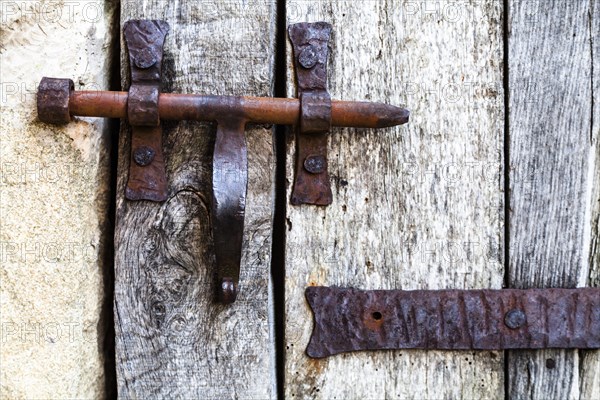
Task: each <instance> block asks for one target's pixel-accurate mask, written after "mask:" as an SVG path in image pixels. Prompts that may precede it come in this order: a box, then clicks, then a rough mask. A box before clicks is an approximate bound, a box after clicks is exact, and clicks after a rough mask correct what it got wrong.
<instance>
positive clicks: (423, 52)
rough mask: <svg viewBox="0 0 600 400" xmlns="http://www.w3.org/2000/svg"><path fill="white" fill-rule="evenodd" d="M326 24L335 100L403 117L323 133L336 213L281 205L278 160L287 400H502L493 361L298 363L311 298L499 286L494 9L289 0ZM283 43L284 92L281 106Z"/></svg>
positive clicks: (499, 115)
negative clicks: (341, 290) (396, 108)
mask: <svg viewBox="0 0 600 400" xmlns="http://www.w3.org/2000/svg"><path fill="white" fill-rule="evenodd" d="M318 20H325V21H328V22H331V23H332V24H333V38H332V44H331V62H330V64H329V68H330V69H329V71H330V73H329V76H330V84H329V87H330V93H331V95H332V98H336V99H345V100H372V101H383V102H389V103H392V104H397V105H399V104H405V105H406V106H407V108H409V109H410V110H411V112H412V116H411V122H410V123H409V124H408V125H407V126H404V127H397V128H392V129H385V130H378V131H374V130H366V129H333V130H332V134H331V136H330V141H329V168H330V174H331V182H332V185H333V186H332V189H333V197H334V199H333V204H331V205H330V206H328V207H315V206H291V205H289V195H290V193H291V185H292V182H293V170H294V162H295V157H294V156H295V149H294V145H293V141H292V140H290V146H289V147H288V153H287V166H286V168H287V172H286V176H287V180H288V185H289V187H288V193H287V194H288V206H287V216H286V217H287V232H286V233H287V238H286V256H285V259H286V285H285V289H286V292H285V296H286V334H285V337H286V339H285V360H286V361H285V382H284V383H285V394H286V398H288V399H294V398H296V399H304V398H323V399H335V398H337V399H346V398H352V399H357V398H370V399H373V398H398V397H399V398H419V399H422V398H501V397H502V396H503V392H504V386H503V385H504V373H503V371H504V363H503V359H504V357H503V353H502V352H450V351H447V352H442V351H427V352H425V351H416V350H415V351H389V352H364V353H353V354H346V355H338V356H334V357H330V358H327V359H321V360H312V359H309V358H308V357H307V356H306V355H305V353H304V350H305V348H306V345H307V343H308V340H309V337H310V333H311V330H312V315H311V313H310V311H309V308H308V306H307V304H306V301H305V299H304V289H305V288H306V286H308V285H327V286H331V285H340V286H353V287H359V288H364V289H375V288H381V289H393V288H398V289H438V288H439V289H441V288H458V289H462V288H465V289H466V288H500V287H501V286H502V280H503V274H504V272H503V260H502V251H501V248H502V247H503V230H504V228H503V224H504V222H503V219H502V217H503V177H502V174H501V173H500V171H501V167H502V164H503V131H504V129H503V121H504V101H503V91H502V58H503V51H502V45H503V38H502V4H501V2H474V3H473V4H471V3H469V4H467V3H463V2H460V3H457V2H448V3H446V2H409V1H407V2H395V1H384V0H382V1H365V2H350V1H348V2H346V1H302V2H294V1H288V2H287V21H288V23H293V22H301V21H318ZM291 65H292V63H291V49H290V46H289V44H288V93H289V94H293V93H294V86H293V79H292V77H293V69H292V67H291Z"/></svg>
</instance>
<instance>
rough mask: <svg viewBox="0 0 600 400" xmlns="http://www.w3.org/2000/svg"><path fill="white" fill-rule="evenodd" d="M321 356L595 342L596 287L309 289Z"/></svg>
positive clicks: (598, 334)
mask: <svg viewBox="0 0 600 400" xmlns="http://www.w3.org/2000/svg"><path fill="white" fill-rule="evenodd" d="M306 298H307V300H308V303H309V305H310V307H311V308H312V310H313V312H314V330H313V333H312V337H311V339H310V342H309V344H308V348H307V350H306V352H307V354H308V355H309V356H310V357H314V358H321V357H327V356H331V355H334V354H338V353H342V352H348V351H356V350H381V349H444V350H471V349H481V350H502V349H544V348H580V349H592V348H593V349H597V348H600V288H577V289H502V290H359V289H350V288H339V287H316V286H314V287H309V288H307V289H306Z"/></svg>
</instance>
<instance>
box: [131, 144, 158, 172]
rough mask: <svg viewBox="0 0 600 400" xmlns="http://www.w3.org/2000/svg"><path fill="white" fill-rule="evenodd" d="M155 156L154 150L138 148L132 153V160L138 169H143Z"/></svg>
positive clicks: (144, 147) (145, 147) (143, 147)
mask: <svg viewBox="0 0 600 400" xmlns="http://www.w3.org/2000/svg"><path fill="white" fill-rule="evenodd" d="M155 155H156V152H155V151H154V149H152V148H150V147H148V146H140V147H138V148H136V149H135V150H134V151H133V160H134V161H135V163H136V164H137V165H139V166H140V167H145V166H146V165H149V164H150V163H151V162H152V160H154V156H155Z"/></svg>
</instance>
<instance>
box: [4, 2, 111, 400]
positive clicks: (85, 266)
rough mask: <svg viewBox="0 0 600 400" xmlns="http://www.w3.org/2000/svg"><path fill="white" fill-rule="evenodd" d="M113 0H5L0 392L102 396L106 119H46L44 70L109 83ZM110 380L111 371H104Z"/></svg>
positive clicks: (93, 85)
mask: <svg viewBox="0 0 600 400" xmlns="http://www.w3.org/2000/svg"><path fill="white" fill-rule="evenodd" d="M114 12H115V6H114V4H113V3H112V2H107V3H106V4H105V3H104V2H97V1H81V2H36V1H23V2H16V1H2V2H0V71H1V82H0V118H1V122H0V141H1V145H0V161H1V162H0V221H1V222H0V282H1V285H0V287H1V290H0V316H1V320H0V326H1V332H2V337H1V341H0V348H1V350H2V351H1V359H0V366H1V367H0V398H3V399H4V398H10V399H33V398H37V399H42V398H43V399H48V398H90V399H91V398H102V397H104V396H105V395H106V392H105V382H106V378H107V376H106V375H105V369H104V363H105V361H106V360H105V356H104V354H103V353H104V350H105V345H106V344H105V340H104V339H105V336H106V329H107V328H106V323H105V319H104V316H105V315H106V312H107V311H108V310H106V305H107V301H110V300H107V299H106V297H105V296H106V293H105V291H104V282H105V278H106V275H108V269H109V268H110V265H107V258H106V255H105V254H106V252H107V251H109V249H110V245H109V243H110V241H111V240H112V237H110V236H111V235H110V230H109V229H108V227H109V221H108V219H107V216H108V210H109V201H110V197H109V196H110V190H109V186H110V169H109V168H110V167H109V165H110V151H109V149H110V140H111V139H110V132H109V124H108V123H107V121H105V120H99V119H91V118H78V119H76V120H75V121H73V122H72V123H70V124H68V125H65V126H55V125H48V124H44V123H41V122H39V121H38V119H37V113H36V91H37V86H38V84H39V82H40V80H41V79H42V77H43V76H52V77H60V78H71V79H73V80H74V82H75V88H76V89H78V90H79V89H83V90H86V89H87V90H92V89H104V90H106V89H108V88H109V82H110V75H111V68H110V65H111V57H112V56H113V54H112V47H111V41H112V40H113V35H112V30H113V29H112V28H113V23H114V21H113V20H114ZM108 378H109V379H110V377H108Z"/></svg>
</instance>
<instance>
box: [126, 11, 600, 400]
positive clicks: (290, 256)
mask: <svg viewBox="0 0 600 400" xmlns="http://www.w3.org/2000/svg"><path fill="white" fill-rule="evenodd" d="M132 18H146V19H148V18H159V19H164V20H166V21H167V22H169V24H170V25H171V31H170V33H169V35H168V36H167V41H166V44H165V68H166V73H165V78H166V79H165V82H164V83H165V85H164V90H166V91H172V92H176V93H192V92H196V93H214V94H238V95H242V94H247V95H260V96H273V95H274V78H275V76H276V72H277V75H278V76H284V77H287V82H286V88H287V94H288V96H290V97H291V96H293V94H294V92H295V88H294V80H293V68H292V65H293V64H292V59H291V56H292V54H291V46H290V44H289V43H288V42H287V39H286V35H284V33H283V30H284V29H285V28H286V27H287V26H288V25H289V24H291V23H295V22H302V21H308V22H314V21H321V20H322V21H327V22H330V23H331V24H332V25H333V32H332V40H331V49H330V62H329V66H328V67H329V91H330V93H331V96H332V98H335V99H344V100H370V101H380V102H387V103H391V104H395V105H405V106H406V107H407V108H408V109H410V110H411V121H410V122H409V124H408V125H405V126H402V127H396V128H390V129H382V130H369V129H332V131H331V134H330V138H329V144H328V151H329V170H330V171H329V172H330V175H331V184H332V189H333V203H332V204H331V205H329V206H327V207H316V206H307V205H303V206H293V205H291V204H290V203H289V198H290V195H291V188H292V184H293V179H294V164H295V146H294V133H293V131H292V130H289V131H288V133H287V136H286V138H285V155H283V154H282V155H280V157H278V158H277V162H278V166H277V167H278V168H282V169H284V170H283V171H282V172H284V175H285V178H284V181H283V182H279V185H278V187H275V185H274V179H273V178H274V171H275V161H276V159H275V155H274V153H273V143H274V141H273V132H274V131H273V130H272V129H271V128H270V127H261V126H259V127H252V128H251V129H248V130H247V132H246V135H247V140H248V156H249V185H248V203H247V208H246V229H245V233H244V250H243V254H244V256H243V260H242V277H241V291H240V297H239V298H238V300H237V301H236V303H235V304H234V305H232V306H222V305H218V304H215V303H214V302H213V301H212V291H211V285H212V272H213V268H214V267H215V262H214V251H213V249H212V244H211V243H212V239H211V230H210V221H209V209H210V207H209V205H208V204H209V201H210V176H211V152H212V146H213V144H214V131H215V129H214V127H213V126H210V125H208V124H202V123H192V122H179V123H165V124H164V133H163V136H164V143H165V153H166V158H167V174H168V179H169V185H170V192H169V199H168V200H167V201H166V202H165V203H163V204H157V203H149V202H130V201H126V200H125V199H124V197H123V189H124V186H125V183H126V178H127V171H128V162H129V151H130V149H129V147H128V145H129V139H128V135H127V130H126V129H125V128H124V127H123V128H122V134H121V140H120V154H119V160H120V162H119V172H118V175H119V183H118V196H119V198H118V202H117V229H116V267H115V275H116V276H115V279H116V283H115V322H116V338H117V348H116V350H117V359H116V362H117V378H118V386H119V394H120V396H121V397H123V398H129V397H132V398H136V397H181V398H240V399H246V398H251V399H255V398H260V399H262V398H276V397H278V395H279V397H280V398H288V399H312V398H318V399H335V398H338V399H346V398H350V399H354V398H465V399H470V398H486V399H487V398H503V397H505V396H509V397H510V398H531V399H545V398H573V399H593V398H598V397H600V372H599V371H600V353H599V352H598V351H572V350H571V351H562V350H552V351H550V350H548V351H519V352H516V351H511V352H502V351H460V352H459V351H419V350H402V351H400V350H398V351H378V352H362V353H352V354H344V355H338V356H334V357H330V358H326V359H320V360H315V359H310V358H308V357H307V356H306V354H305V348H306V345H307V343H308V340H309V338H310V333H311V330H312V315H311V313H310V310H309V308H308V305H307V303H306V301H305V297H304V290H305V289H306V287H307V286H312V285H324V286H333V285H338V286H347V287H357V288H363V289H444V288H456V289H477V288H494V289H500V288H503V287H515V288H525V287H575V286H587V285H590V286H598V284H599V283H600V281H599V276H600V265H599V264H600V254H599V252H600V250H599V249H600V246H598V221H599V218H600V217H599V216H600V201H599V200H600V190H599V189H598V188H599V187H600V178H599V177H600V167H599V165H600V164H599V162H598V160H599V159H600V147H599V144H598V137H599V136H600V135H599V130H600V125H599V124H598V122H599V120H600V118H598V117H597V114H598V112H597V106H596V104H599V103H598V93H600V84H599V79H598V76H597V73H596V71H600V64H599V62H598V58H599V57H598V56H597V55H598V54H600V48H599V47H598V46H599V45H598V43H600V40H598V36H599V35H598V34H599V28H598V26H599V24H597V23H596V22H597V21H598V20H600V7H599V6H598V1H597V0H592V1H589V0H574V1H569V2H558V1H556V2H552V6H549V5H548V6H546V3H539V2H535V1H525V0H521V1H517V0H507V1H505V2H497V1H490V2H487V1H486V2H481V1H465V2H456V1H427V2H425V1H410V0H405V1H397V2H396V1H385V0H375V1H364V2H350V1H334V0H331V1H330V0H323V1H316V0H315V1H291V0H286V1H283V0H282V1H280V2H279V4H277V3H276V2H275V1H266V0H260V1H252V2H241V1H240V2H238V1H235V2H215V3H212V2H210V3H209V2H198V3H197V2H192V1H185V0H184V1H181V2H174V3H165V2H158V1H144V2H139V3H131V2H127V3H123V4H122V7H121V24H123V23H124V22H125V21H127V20H128V19H132ZM282 42H285V44H286V46H287V47H285V48H284V46H282V44H283V43H282ZM277 44H279V47H277V46H276V45H277ZM276 48H277V49H278V50H279V51H284V52H285V60H286V62H285V63H282V64H281V65H279V68H280V70H279V71H276V70H275V63H274V60H275V58H276V57H277V55H276V51H275V49H276ZM281 55H282V54H280V55H279V56H281ZM121 59H122V66H123V68H122V77H123V84H124V85H125V86H127V73H128V70H127V59H126V53H125V52H124V51H122V57H121ZM280 139H281V138H280ZM282 147H283V146H282ZM274 195H276V196H278V199H279V201H278V203H277V204H278V205H283V206H284V208H283V209H280V210H279V212H281V213H282V214H281V218H276V219H275V226H274V228H273V224H272V216H273V207H272V204H273V202H274ZM282 197H284V198H283V199H282ZM273 229H274V230H275V231H276V232H282V233H284V235H276V236H275V237H273V240H275V241H277V244H278V245H280V246H283V255H282V257H281V259H278V258H276V259H273V260H271V240H272V232H273ZM283 236H285V237H283ZM277 244H276V247H277ZM282 264H283V266H282ZM271 268H272V269H273V270H274V271H275V270H277V271H279V270H281V269H282V268H284V271H285V274H284V276H283V277H282V279H279V278H278V275H277V274H276V273H275V274H274V276H275V282H271V278H270V276H271V274H270V270H271ZM275 285H277V286H278V287H283V288H284V293H283V294H282V295H281V296H277V297H275V296H274V295H273V291H272V287H273V286H275ZM274 310H282V311H283V315H281V314H280V313H276V312H274ZM279 322H282V323H279ZM275 326H277V328H278V330H279V332H278V333H279V335H281V334H284V336H283V337H284V339H283V341H282V342H279V343H278V345H277V346H276V341H275ZM276 360H279V362H276ZM277 387H279V390H277Z"/></svg>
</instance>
